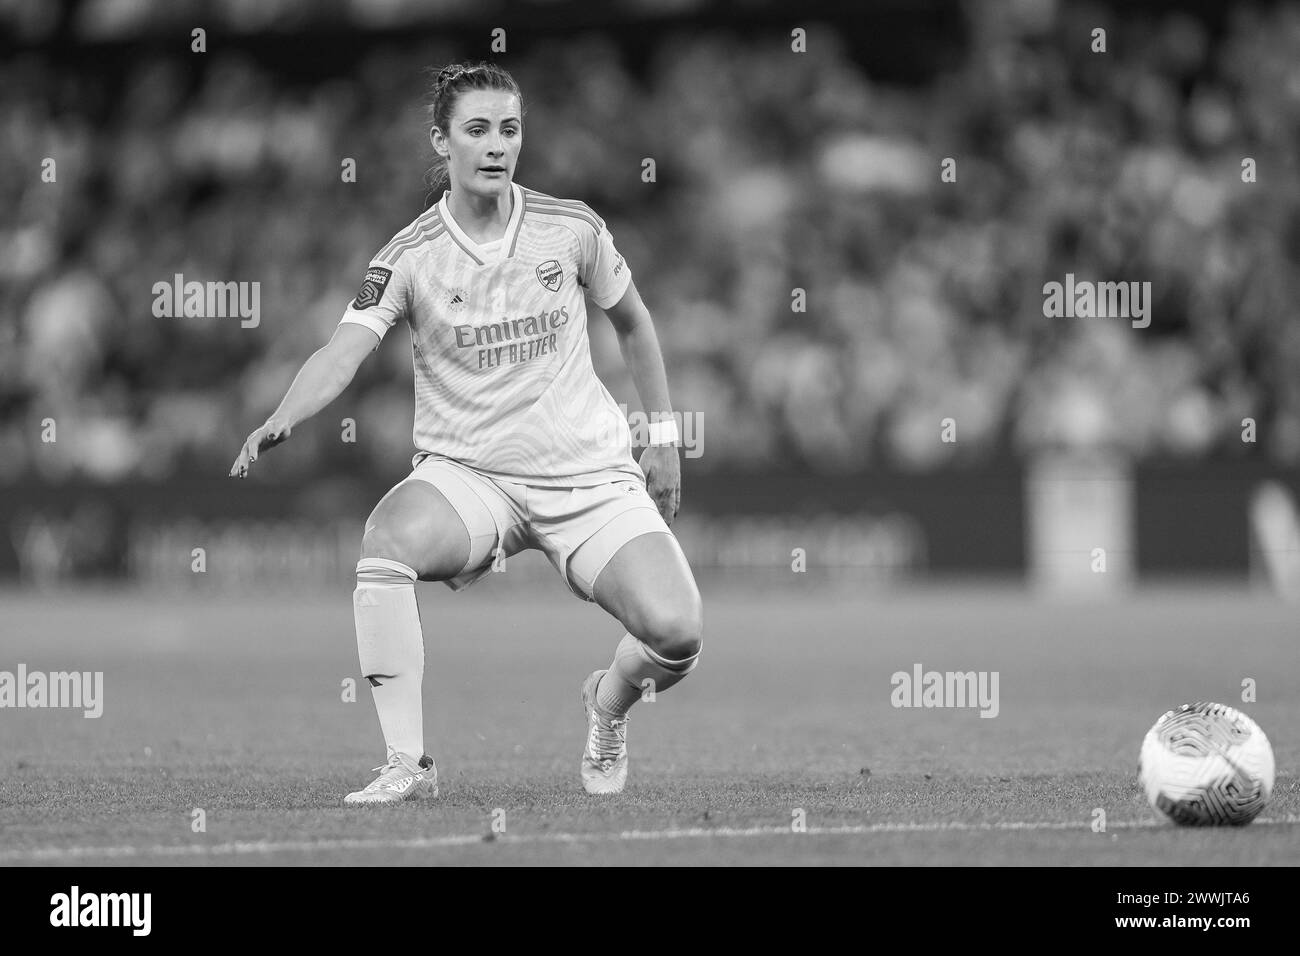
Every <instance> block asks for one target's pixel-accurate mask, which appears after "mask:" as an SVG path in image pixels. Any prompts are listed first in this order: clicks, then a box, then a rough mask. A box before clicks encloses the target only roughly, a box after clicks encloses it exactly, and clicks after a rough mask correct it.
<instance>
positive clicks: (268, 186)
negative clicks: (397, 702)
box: [0, 0, 1300, 589]
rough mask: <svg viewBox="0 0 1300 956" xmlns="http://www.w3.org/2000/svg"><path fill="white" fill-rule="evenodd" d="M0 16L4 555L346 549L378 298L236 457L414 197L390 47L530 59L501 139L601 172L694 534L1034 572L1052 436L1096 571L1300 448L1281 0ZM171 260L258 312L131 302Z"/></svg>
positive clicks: (1219, 561)
mask: <svg viewBox="0 0 1300 956" xmlns="http://www.w3.org/2000/svg"><path fill="white" fill-rule="evenodd" d="M0 24H3V25H4V33H3V39H0V46H2V47H3V49H2V51H0V52H2V57H0V61H2V63H3V65H2V66H0V132H2V135H0V168H3V169H4V170H5V174H4V176H3V177H0V197H2V199H0V205H2V206H3V208H4V210H5V214H4V215H3V217H0V524H3V527H4V530H5V534H3V535H0V577H2V578H3V579H5V580H8V581H10V582H11V583H12V582H18V583H20V585H21V586H25V587H46V586H50V587H53V586H57V585H58V584H60V583H62V582H68V581H72V580H82V581H85V580H91V579H107V580H109V581H118V582H120V581H132V580H133V581H136V582H139V583H145V584H158V583H170V584H173V585H177V586H182V587H187V588H207V589H226V588H236V587H237V588H247V587H250V586H256V585H261V584H280V583H283V582H285V581H292V582H295V583H299V584H325V585H330V586H336V587H346V586H347V581H348V579H349V578H350V571H351V567H352V562H353V561H354V560H355V552H356V547H357V544H358V542H359V538H360V531H361V526H362V522H363V520H364V517H365V515H366V513H367V512H368V510H369V508H370V507H371V506H372V504H373V502H374V501H375V500H377V498H378V497H379V495H380V494H382V492H383V491H384V490H385V489H386V488H387V487H389V486H390V485H391V484H392V483H393V482H395V481H396V480H398V479H399V478H400V477H401V476H402V475H404V474H405V472H406V469H407V467H408V463H409V458H410V455H411V453H412V448H411V446H410V426H411V413H412V408H411V394H410V393H411V382H410V377H411V372H410V358H409V349H408V347H407V344H406V342H405V337H404V336H401V335H399V336H397V341H393V342H386V343H385V344H384V346H383V348H382V349H381V350H380V351H379V353H378V354H377V355H376V356H375V357H373V358H372V359H371V360H370V361H369V362H368V363H367V364H366V365H365V366H364V367H363V368H362V370H361V372H360V373H359V375H358V378H357V380H356V381H355V382H354V384H353V385H352V386H351V388H350V389H349V390H348V391H347V392H346V393H345V394H344V396H343V397H342V398H341V399H339V401H338V402H336V403H335V404H334V405H332V406H331V407H330V408H329V409H327V410H326V412H324V413H322V415H320V416H318V418H317V419H315V420H313V421H312V422H310V423H308V424H306V425H304V426H301V427H299V428H298V429H297V430H296V431H295V433H294V437H293V439H292V441H291V442H290V443H289V444H288V445H286V446H284V447H282V448H280V449H277V450H276V451H275V453H274V454H273V455H271V456H270V457H268V458H267V460H266V462H265V464H264V465H263V467H262V468H261V469H260V470H259V473H258V474H257V475H256V476H255V477H254V479H253V480H251V481H249V482H245V483H241V484H238V485H235V484H232V483H230V482H229V481H228V480H227V479H226V478H225V473H226V470H227V468H228V467H229V462H230V460H231V459H232V458H233V456H234V454H235V452H236V450H237V449H238V447H239V444H240V442H241V441H242V440H243V438H244V436H245V435H247V433H248V432H249V431H250V430H251V429H252V428H253V427H255V426H256V425H257V424H258V423H259V422H261V421H262V420H263V419H264V418H265V416H266V415H267V414H268V413H269V412H270V411H271V409H273V408H274V406H275V405H276V403H277V402H278V401H279V399H280V397H281V395H282V394H283V391H284V389H285V388H286V387H287V385H288V383H289V381H290V380H291V378H292V375H293V373H294V371H295V370H296V368H297V367H298V365H299V364H300V363H301V361H302V360H303V359H304V358H305V357H306V356H307V355H308V354H310V352H311V351H312V350H314V349H315V348H316V347H318V346H319V345H320V344H321V343H323V342H324V341H325V339H326V338H327V337H328V335H329V333H330V331H331V329H332V328H333V326H334V325H335V324H336V323H337V321H338V318H339V316H340V314H341V311H342V308H343V306H344V305H345V304H346V302H347V301H348V300H349V299H350V298H351V296H352V295H353V294H354V293H355V287H356V285H357V283H358V282H359V277H360V275H361V273H362V271H363V269H364V266H365V263H366V261H367V259H368V257H369V256H370V255H371V254H372V253H373V251H374V250H375V249H377V248H379V247H380V246H381V245H382V244H383V243H384V241H386V239H387V238H388V237H389V236H390V235H391V234H392V232H394V231H395V229H397V228H398V227H399V226H400V225H402V224H403V223H405V222H407V221H409V219H410V218H411V217H412V215H413V214H414V212H415V211H417V210H418V209H420V208H423V207H424V206H425V205H426V204H427V203H428V202H429V201H431V200H432V198H434V197H433V196H432V194H431V193H430V190H429V188H428V186H427V184H426V183H425V181H424V173H425V170H426V169H427V167H428V166H429V164H430V150H429V148H428V143H427V140H426V139H425V127H426V123H425V120H424V115H423V110H422V106H423V102H424V96H425V93H426V87H427V78H426V77H425V76H424V75H423V74H422V72H421V70H422V68H424V67H426V66H429V65H436V64H442V63H444V62H447V61H451V60H457V59H466V58H472V59H478V58H484V57H490V58H492V59H495V60H497V61H499V62H501V63H502V64H503V65H505V66H507V67H508V68H509V69H510V70H511V71H512V72H513V73H514V74H515V76H516V77H517V78H518V80H519V81H520V83H521V86H522V88H523V90H524V93H525V96H526V109H527V118H526V140H525V147H524V152H523V155H522V159H521V162H520V167H519V171H518V178H519V180H520V181H521V182H523V183H525V184H527V185H530V186H532V187H534V188H538V189H541V190H544V191H547V192H550V193H552V194H555V195H559V196H564V197H574V198H581V199H584V200H585V201H587V202H589V203H590V204H591V205H592V206H593V207H594V208H595V209H596V210H597V211H598V212H600V213H601V215H602V216H604V217H605V218H606V219H607V221H608V222H609V223H610V226H611V229H612V231H613V233H614V235H615V238H616V240H617V241H618V243H619V246H620V248H621V250H622V251H623V252H624V254H625V255H626V256H627V258H628V260H629V262H630V263H631V265H632V268H633V270H634V273H635V275H636V278H637V282H638V286H639V287H640V289H641V291H642V294H643V296H644V297H645V299H646V301H647V303H648V304H649V306H650V308H651V310H652V312H653V314H654V316H655V319H656V322H657V325H658V328H659V330H660V338H661V341H662V343H663V347H664V351H665V356H666V360H667V365H668V369H669V378H670V385H671V388H672V392H673V396H674V402H675V405H676V406H677V408H678V409H679V410H682V411H684V412H687V413H690V414H692V415H694V416H698V422H699V425H698V428H699V430H700V434H701V437H702V441H703V444H702V446H701V451H702V454H700V456H699V457H688V458H686V459H685V460H684V479H685V489H684V491H685V493H684V499H685V502H684V512H683V515H682V518H681V519H680V523H679V526H678V528H679V533H680V534H681V536H682V538H683V541H684V542H685V543H686V544H687V550H688V553H690V554H691V555H692V560H693V563H694V564H695V565H696V566H697V568H698V569H699V570H700V571H701V573H702V574H703V575H706V576H707V575H710V574H715V573H722V572H725V571H728V570H730V571H734V572H737V573H739V574H741V575H742V576H753V575H755V574H757V573H758V572H763V571H765V572H767V573H766V575H764V577H765V578H767V579H771V580H778V579H784V580H787V581H788V580H790V579H791V575H790V566H791V554H792V549H793V548H795V547H803V548H805V549H806V551H807V561H808V568H809V576H810V577H812V578H817V579H830V578H835V579H839V580H845V579H847V580H849V581H850V582H853V583H861V582H867V581H876V580H882V579H887V580H888V579H897V578H901V577H913V576H918V575H927V574H995V575H1001V576H1006V577H1010V578H1012V579H1017V578H1021V577H1024V576H1026V575H1029V574H1031V573H1032V572H1033V567H1034V564H1035V562H1036V561H1041V560H1042V556H1041V555H1037V556H1036V555H1035V554H1033V553H1032V552H1033V549H1034V547H1035V546H1034V545H1033V543H1032V542H1033V536H1032V533H1031V528H1030V524H1031V523H1032V521H1033V520H1035V519H1033V518H1032V516H1031V499H1032V497H1033V487H1034V480H1035V478H1034V476H1035V474H1036V469H1037V468H1039V467H1040V466H1041V465H1042V463H1044V462H1046V463H1048V466H1049V467H1051V466H1055V465H1059V463H1060V462H1065V463H1066V465H1065V468H1066V474H1067V475H1068V474H1071V472H1070V468H1071V467H1073V466H1071V465H1070V464H1069V463H1071V462H1077V463H1081V464H1080V465H1079V467H1080V468H1081V469H1082V470H1083V473H1092V472H1090V471H1089V469H1095V468H1098V467H1100V468H1101V472H1100V474H1101V475H1102V477H1101V478H1100V479H1098V482H1097V483H1098V484H1099V485H1100V486H1102V487H1111V488H1113V489H1115V491H1114V494H1112V495H1111V497H1112V498H1116V499H1117V500H1118V501H1119V502H1120V503H1119V505H1115V504H1114V503H1113V502H1112V503H1111V505H1110V506H1107V505H1106V504H1105V503H1104V502H1103V503H1102V504H1101V505H1099V506H1098V508H1099V509H1100V512H1101V513H1106V512H1107V511H1113V510H1115V508H1116V507H1118V510H1119V513H1120V514H1121V515H1122V516H1123V517H1122V523H1123V525H1124V530H1123V533H1122V535H1121V536H1120V540H1118V541H1114V542H1110V544H1111V545H1112V570H1122V569H1126V570H1127V572H1128V573H1129V574H1130V575H1131V574H1136V575H1137V576H1138V577H1140V578H1142V579H1155V578H1158V577H1159V576H1161V575H1165V574H1173V575H1186V574H1188V573H1192V572H1196V573H1208V574H1215V575H1227V576H1229V577H1236V578H1242V577H1244V576H1245V575H1246V574H1247V573H1248V572H1249V571H1250V570H1251V568H1252V565H1253V564H1255V563H1256V562H1255V561H1254V560H1253V559H1252V550H1254V551H1258V544H1257V543H1256V544H1252V541H1251V538H1250V535H1249V532H1248V520H1247V514H1248V510H1249V501H1250V496H1251V494H1252V493H1253V491H1254V490H1255V489H1256V488H1257V487H1258V486H1259V485H1260V483H1261V482H1263V481H1265V480H1269V479H1273V480H1278V481H1280V482H1281V483H1282V484H1283V485H1284V486H1289V487H1290V488H1291V489H1296V488H1297V487H1300V484H1298V483H1297V479H1296V465H1297V463H1300V374H1298V373H1300V322H1297V321H1296V318H1295V303H1296V302H1297V301H1298V300H1300V296H1298V293H1300V282H1298V281H1297V276H1298V275H1300V272H1297V264H1298V263H1300V178H1297V175H1296V173H1297V162H1296V160H1297V142H1300V141H1298V140H1297V138H1296V136H1295V131H1296V128H1297V121H1298V120H1300V72H1298V71H1297V66H1296V64H1297V63H1300V12H1298V11H1297V8H1296V7H1295V6H1294V5H1291V4H1263V5H1250V6H1246V7H1236V8H1233V7H1232V5H1226V4H1225V5H1222V6H1220V5H1214V4H1209V3H1195V4H1173V3H1097V4H1078V5H1076V4H1064V3H1053V2H1046V0H1045V2H1033V0H999V2H987V3H970V4H963V5H957V4H948V3H940V2H925V3H903V2H885V3H878V4H873V5H871V6H870V8H869V9H867V8H863V7H861V6H860V5H858V4H852V3H818V2H810V3H806V4H802V5H800V7H799V9H798V11H797V15H795V14H792V13H791V12H790V11H789V10H788V9H786V8H785V7H784V6H783V5H781V4H775V3H764V2H757V0H756V2H752V3H718V2H708V0H672V2H669V0H658V2H656V0H638V2H624V3H610V4H605V5H601V7H600V11H599V12H594V11H593V9H591V8H589V7H587V6H586V5H583V4H576V3H565V2H533V3H526V2H525V3H494V4H485V3H470V2H465V3H457V2H448V3H437V4H424V3H416V2H404V0H385V2H380V3H361V2H332V3H307V2H303V0H275V2H270V0H261V2H255V3H254V2H236V0H227V2H214V3H205V4H200V3H189V2H180V3H170V4H149V3H145V2H135V0H117V2H84V3H82V2H62V3H43V2H36V0H31V2H27V0H4V2H0ZM1096 26H1101V27H1104V28H1105V29H1106V30H1107V34H1108V35H1107V45H1108V49H1107V52H1106V53H1104V54H1095V53H1093V52H1091V50H1090V48H1089V46H1090V31H1091V30H1092V29H1093V28H1094V27H1096ZM195 27H202V28H204V29H205V30H206V52H203V53H195V52H192V51H191V30H192V29H194V28H195ZM496 27H503V28H505V29H506V31H507V33H506V36H507V50H506V52H505V53H503V54H499V55H492V54H491V53H490V50H489V44H490V42H491V31H492V30H493V29H494V28H496ZM794 27H802V28H804V29H806V30H807V48H808V52H807V53H803V54H795V53H792V51H791V37H790V31H791V29H792V28H794ZM1247 156H1249V157H1252V158H1253V159H1254V160H1255V161H1256V163H1257V164H1258V169H1259V181H1258V182H1257V183H1253V184H1246V183H1243V182H1242V181H1241V175H1240V173H1241V161H1242V159H1243V157H1247ZM45 157H53V158H54V159H55V160H56V162H57V181H56V182H54V183H47V182H43V181H42V179H41V176H40V163H41V161H42V159H43V158H45ZM645 157H652V158H653V159H654V160H655V163H656V172H657V178H656V181H655V182H653V183H646V182H643V181H642V178H641V173H642V160H643V159H644V158H645ZM945 157H953V158H955V159H956V160H957V168H958V180H957V182H956V183H943V182H941V181H940V176H939V172H940V162H941V160H942V159H943V158H945ZM344 158H352V159H354V160H355V161H356V168H357V176H356V182H352V183H345V182H342V181H341V176H340V163H341V162H342V161H343V160H344ZM176 273H182V274H183V275H184V276H185V278H186V279H187V280H195V279H197V280H199V281H221V282H226V281H236V282H245V281H256V282H259V283H260V285H261V321H260V324H259V325H258V326H257V327H256V328H243V327H241V324H240V322H239V320H238V319H237V318H225V319H220V318H157V317H155V316H154V315H153V314H152V310H151V306H152V301H153V292H152V289H153V286H154V284H155V283H156V282H159V281H164V282H169V281H170V280H171V278H172V276H173V275H174V274H176ZM1066 273H1074V274H1076V275H1077V276H1079V277H1080V278H1093V279H1097V280H1136V281H1150V282H1151V283H1152V286H1153V288H1154V302H1153V304H1152V313H1153V316H1154V319H1153V321H1152V323H1151V325H1150V327H1149V328H1146V329H1134V328H1131V327H1130V325H1129V323H1128V322H1127V321H1125V320H1122V319H1048V318H1045V317H1044V315H1043V310H1042V292H1041V289H1042V285H1043V283H1044V282H1047V281H1052V280H1057V281H1060V280H1062V279H1063V277H1064V275H1065V274H1066ZM796 288H799V289H803V290H805V292H806V295H807V311H806V312H803V313H799V312H794V311H792V309H791V294H792V290H793V289H796ZM592 329H593V351H594V355H595V360H596V363H597V370H598V372H599V373H600V374H601V376H602V378H603V380H604V381H605V382H606V383H607V385H608V386H609V387H610V389H611V391H612V392H613V393H614V395H615V397H616V398H617V399H618V400H620V401H623V402H626V403H627V404H628V405H629V406H630V407H631V408H633V409H636V408H638V407H639V406H638V403H637V400H636V396H635V392H634V390H633V388H632V386H631V383H630V380H629V377H628V375H627V373H626V370H625V369H624V367H623V365H622V362H621V359H620V356H619V354H618V349H617V344H616V342H615V340H614V337H613V335H612V333H611V332H610V330H609V329H608V327H607V325H606V324H605V323H603V322H602V321H601V320H600V319H599V317H598V315H597V316H595V317H594V321H593V322H592ZM948 416H952V417H953V418H954V419H955V421H956V427H957V439H958V440H957V441H956V442H952V443H949V442H944V441H941V440H940V430H941V425H940V423H941V421H942V420H943V419H944V418H945V417H948ZM1247 417H1250V418H1253V419H1254V420H1255V421H1256V423H1257V440H1256V441H1255V442H1243V441H1242V430H1243V428H1242V420H1243V418H1247ZM345 418H351V419H353V420H354V421H355V423H356V426H355V431H356V441H354V442H348V441H343V440H341V437H340V436H341V422H342V420H343V419H345ZM48 421H52V422H53V423H54V425H55V427H56V429H57V438H56V440H54V441H48V440H46V439H48V438H49V437H50V436H49V434H48V429H47V428H46V423H47V422H48ZM1055 473H1056V474H1060V472H1059V471H1058V472H1055ZM1103 497H1106V496H1105V495H1103ZM199 546H202V547H204V548H205V551H206V554H207V562H208V564H207V569H208V570H207V571H206V572H205V573H204V574H195V573H193V568H192V560H191V555H192V549H193V548H195V547H199ZM1039 547H1040V548H1041V547H1042V546H1041V544H1040V545H1039ZM532 557H535V556H532ZM1256 557H1257V555H1256ZM530 560H531V559H530ZM1063 560H1065V561H1067V562H1068V563H1069V564H1070V567H1071V568H1072V569H1073V572H1076V573H1077V577H1078V578H1080V579H1083V578H1084V577H1086V576H1087V573H1088V553H1087V549H1086V548H1085V549H1084V550H1083V551H1080V552H1072V553H1071V554H1070V555H1069V556H1068V557H1066V558H1065V559H1063ZM535 572H537V573H540V574H541V575H542V576H544V577H545V576H546V575H549V573H550V572H549V569H547V568H546V566H545V564H544V562H542V561H541V560H540V559H537V560H536V561H535V562H532V563H531V564H524V565H522V573H521V574H518V575H516V576H515V577H514V578H513V580H515V581H522V580H528V579H529V577H530V575H532V574H533V573H535ZM1123 576H1124V575H1114V577H1115V578H1117V579H1118V578H1122V577H1123ZM547 580H548V582H549V585H551V586H554V584H555V582H554V580H553V577H549V578H547Z"/></svg>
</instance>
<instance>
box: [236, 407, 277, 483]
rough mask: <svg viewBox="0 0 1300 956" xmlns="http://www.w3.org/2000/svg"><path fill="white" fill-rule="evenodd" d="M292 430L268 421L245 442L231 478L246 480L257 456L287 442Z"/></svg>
mask: <svg viewBox="0 0 1300 956" xmlns="http://www.w3.org/2000/svg"><path fill="white" fill-rule="evenodd" d="M290 431H292V429H291V428H290V427H289V426H288V425H285V424H282V423H280V422H273V421H268V422H267V423H266V424H265V425H263V426H262V427H261V428H259V429H258V430H257V431H255V432H253V434H251V435H249V436H248V440H247V441H245V442H244V447H243V448H241V449H240V450H239V455H238V456H237V457H236V458H235V463H234V464H233V465H231V466H230V477H231V478H246V477H248V472H249V470H250V469H252V467H253V462H255V461H257V456H258V455H260V454H261V453H262V452H264V451H265V450H266V449H268V448H274V447H275V446H276V445H278V444H280V443H281V442H283V441H285V440H286V439H287V438H288V437H289V433H290Z"/></svg>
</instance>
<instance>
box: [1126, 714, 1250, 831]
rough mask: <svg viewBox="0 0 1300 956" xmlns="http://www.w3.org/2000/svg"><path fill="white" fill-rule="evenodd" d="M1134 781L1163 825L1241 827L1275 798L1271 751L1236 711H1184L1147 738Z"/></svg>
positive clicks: (1166, 718)
mask: <svg viewBox="0 0 1300 956" xmlns="http://www.w3.org/2000/svg"><path fill="white" fill-rule="evenodd" d="M1138 780H1139V781H1140V782H1141V784H1142V789H1143V790H1145V791H1146V794H1147V799H1148V800H1149V801H1151V806H1152V807H1153V808H1154V809H1155V811H1156V813H1158V814H1159V815H1160V816H1161V817H1163V818H1164V819H1166V820H1172V821H1173V822H1174V823H1178V824H1181V825H1183V826H1193V827H1207V826H1243V825H1245V824H1247V823H1249V822H1250V821H1251V820H1253V819H1255V817H1257V816H1259V814H1260V811H1261V810H1263V809H1264V805H1265V804H1267V803H1268V798H1269V797H1270V796H1271V795H1272V793H1273V748H1272V747H1270V746H1269V743H1268V738H1267V737H1265V736H1264V731H1262V730H1260V729H1259V725H1258V724H1257V723H1255V722H1254V721H1253V720H1251V719H1250V718H1249V717H1247V716H1246V715H1245V714H1243V713H1242V712H1241V711H1239V710H1236V709H1234V708H1232V707H1226V706H1224V705H1223V704H1209V703H1197V704H1183V705H1182V706H1180V707H1179V708H1178V709H1177V710H1171V711H1169V712H1168V713H1167V714H1164V715H1163V716H1162V717H1161V718H1160V719H1159V720H1157V721H1156V725H1155V726H1154V727H1152V728H1151V729H1150V730H1149V731H1147V735H1146V738H1145V739H1144V740H1143V741H1142V753H1141V755H1140V756H1139V758H1138Z"/></svg>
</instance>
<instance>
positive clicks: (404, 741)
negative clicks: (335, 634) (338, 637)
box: [352, 558, 424, 770]
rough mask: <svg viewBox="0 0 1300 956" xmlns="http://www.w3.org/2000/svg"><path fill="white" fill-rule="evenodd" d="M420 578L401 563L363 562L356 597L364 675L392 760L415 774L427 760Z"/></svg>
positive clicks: (374, 559) (372, 560)
mask: <svg viewBox="0 0 1300 956" xmlns="http://www.w3.org/2000/svg"><path fill="white" fill-rule="evenodd" d="M415 579H416V573H415V571H414V570H413V569H411V568H409V567H407V566H406V565H405V564H402V563H400V562H398V561H388V560H386V559H384V558H363V559H362V560H361V561H360V562H359V563H358V564H357V589H356V591H354V592H353V595H352V608H353V614H354V617H355V619H356V625H357V656H358V658H359V659H360V661H361V674H362V676H363V677H365V678H366V680H367V681H369V683H370V689H371V691H372V693H373V694H374V698H375V709H376V710H377V711H378V712H379V724H380V726H381V727H382V728H383V731H384V740H385V742H386V743H387V744H388V756H389V758H390V759H391V758H392V756H393V754H394V753H396V754H400V755H401V758H402V762H403V763H404V764H406V765H407V768H408V769H411V770H414V769H417V767H418V763H419V760H420V758H421V757H422V756H423V755H424V711H423V700H422V697H421V694H420V689H421V685H422V683H423V680H424V636H423V634H422V633H421V631H420V609H419V606H418V605H417V604H416V600H415Z"/></svg>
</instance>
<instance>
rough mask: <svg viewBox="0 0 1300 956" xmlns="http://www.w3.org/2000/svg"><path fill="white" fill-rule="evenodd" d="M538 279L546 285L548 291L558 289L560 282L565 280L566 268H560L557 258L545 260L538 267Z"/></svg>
mask: <svg viewBox="0 0 1300 956" xmlns="http://www.w3.org/2000/svg"><path fill="white" fill-rule="evenodd" d="M537 281H538V282H540V283H541V284H542V285H543V286H545V287H546V289H547V291H549V292H555V291H557V290H558V289H559V288H560V283H561V282H563V281H564V270H563V269H561V268H560V263H559V262H558V261H557V260H555V259H547V260H546V261H545V262H543V263H542V264H541V265H540V266H538V267H537Z"/></svg>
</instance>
